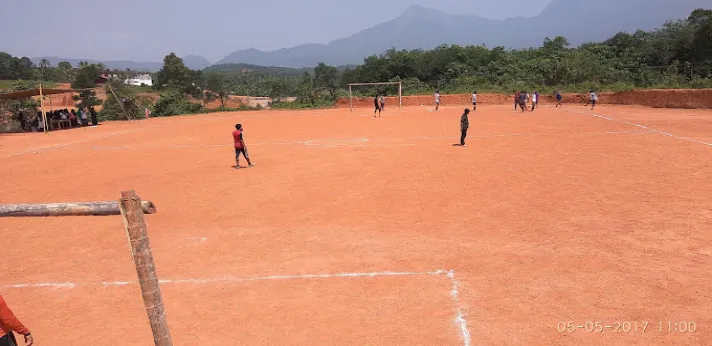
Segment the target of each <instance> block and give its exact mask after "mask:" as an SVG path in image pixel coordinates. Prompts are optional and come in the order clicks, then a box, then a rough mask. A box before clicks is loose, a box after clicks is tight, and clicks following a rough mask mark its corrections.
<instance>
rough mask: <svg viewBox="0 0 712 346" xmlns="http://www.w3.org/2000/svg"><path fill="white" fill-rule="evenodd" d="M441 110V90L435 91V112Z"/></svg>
mask: <svg viewBox="0 0 712 346" xmlns="http://www.w3.org/2000/svg"><path fill="white" fill-rule="evenodd" d="M439 108H440V90H436V91H435V111H436V112H437V111H438V109H439Z"/></svg>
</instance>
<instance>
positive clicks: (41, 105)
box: [40, 83, 49, 134]
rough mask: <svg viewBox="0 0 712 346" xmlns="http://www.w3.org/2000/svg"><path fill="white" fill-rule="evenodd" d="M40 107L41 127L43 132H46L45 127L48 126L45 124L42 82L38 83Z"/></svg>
mask: <svg viewBox="0 0 712 346" xmlns="http://www.w3.org/2000/svg"><path fill="white" fill-rule="evenodd" d="M40 109H42V124H43V125H44V126H42V129H43V130H44V133H45V134H47V127H48V126H49V125H48V124H47V112H45V108H44V95H43V93H42V83H40Z"/></svg>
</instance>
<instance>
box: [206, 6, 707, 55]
mask: <svg viewBox="0 0 712 346" xmlns="http://www.w3.org/2000/svg"><path fill="white" fill-rule="evenodd" d="M703 7H710V0H674V1H673V0H598V1H595V2H591V1H590V0H554V1H553V2H552V3H551V4H550V5H549V6H547V8H545V9H544V11H543V12H542V13H541V14H540V15H539V16H537V17H533V18H509V19H504V20H492V19H486V18H481V17H476V16H464V15H451V14H446V13H443V12H440V11H436V10H432V9H428V8H424V7H421V6H412V7H410V8H408V9H407V10H406V11H405V12H404V13H403V14H402V15H400V16H399V17H397V18H395V19H393V20H390V21H387V22H385V23H381V24H378V25H376V26H373V27H371V28H368V29H366V30H363V31H361V32H358V33H356V34H354V35H352V36H349V37H346V38H342V39H338V40H335V41H332V42H330V43H328V44H325V45H324V44H304V45H300V46H296V47H293V48H284V49H280V50H276V51H271V52H263V51H260V50H257V49H247V50H241V51H237V52H234V53H232V54H230V55H228V56H227V57H225V58H224V59H222V60H220V61H218V62H217V63H218V64H228V63H245V64H255V65H257V64H260V65H271V66H283V67H293V68H300V67H305V66H315V65H316V64H317V63H318V62H324V63H327V64H330V65H344V64H361V63H363V59H364V58H365V57H367V56H370V55H373V54H379V53H382V52H384V51H386V50H388V49H389V48H391V47H395V48H397V49H418V48H421V49H432V48H435V47H437V46H439V45H442V44H459V45H480V44H484V45H486V46H488V47H496V46H504V47H506V48H528V47H537V46H540V45H541V43H542V42H543V41H544V38H545V37H547V36H549V37H555V36H564V37H566V38H567V39H568V41H569V42H570V43H571V44H572V45H579V44H581V43H585V42H591V41H603V40H606V39H608V38H609V37H611V36H613V35H614V34H616V33H618V32H620V31H627V32H633V31H636V30H638V29H642V30H652V29H655V28H658V27H660V26H661V25H663V24H664V23H665V22H666V21H667V20H671V19H681V18H685V17H687V16H688V15H689V14H690V12H692V10H694V9H696V8H703Z"/></svg>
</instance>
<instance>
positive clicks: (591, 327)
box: [556, 321, 697, 333]
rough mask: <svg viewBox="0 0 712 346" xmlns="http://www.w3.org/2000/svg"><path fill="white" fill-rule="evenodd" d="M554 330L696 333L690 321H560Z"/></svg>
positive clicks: (565, 331)
mask: <svg viewBox="0 0 712 346" xmlns="http://www.w3.org/2000/svg"><path fill="white" fill-rule="evenodd" d="M556 329H557V330H558V331H559V333H574V332H587V333H603V332H614V333H648V332H658V333H694V332H695V331H697V323H695V322H692V321H680V322H674V321H658V322H653V323H650V322H649V321H616V322H611V323H607V322H603V321H586V322H575V321H566V322H563V321H562V322H559V323H557V325H556Z"/></svg>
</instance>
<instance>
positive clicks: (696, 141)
mask: <svg viewBox="0 0 712 346" xmlns="http://www.w3.org/2000/svg"><path fill="white" fill-rule="evenodd" d="M567 111H568V112H571V113H577V114H584V115H590V116H594V117H597V118H601V119H606V120H610V121H613V122H621V123H624V124H628V125H633V126H636V127H640V128H642V129H645V130H646V131H650V132H654V133H658V134H661V135H663V136H667V137H672V138H677V139H682V140H683V141H689V142H695V143H699V144H704V145H706V146H710V147H712V143H709V142H704V141H700V140H696V139H692V138H690V137H680V136H677V135H674V134H672V133H669V132H664V131H660V130H656V129H653V128H650V127H647V126H645V125H641V124H636V123H633V122H630V121H626V120H621V119H615V118H608V117H604V116H602V115H598V114H594V113H584V112H578V111H572V110H568V109H567Z"/></svg>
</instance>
